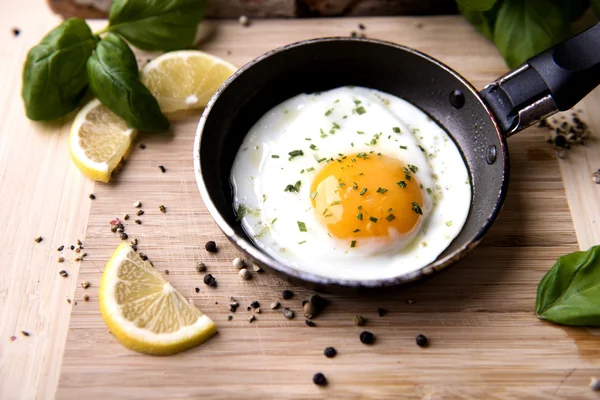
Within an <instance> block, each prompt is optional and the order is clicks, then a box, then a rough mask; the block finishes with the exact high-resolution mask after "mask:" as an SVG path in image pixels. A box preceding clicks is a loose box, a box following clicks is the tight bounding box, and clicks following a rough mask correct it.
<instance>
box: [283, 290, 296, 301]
mask: <svg viewBox="0 0 600 400" xmlns="http://www.w3.org/2000/svg"><path fill="white" fill-rule="evenodd" d="M281 297H283V298H284V300H289V299H291V298H292V297H294V292H292V291H291V290H284V291H283V292H281Z"/></svg>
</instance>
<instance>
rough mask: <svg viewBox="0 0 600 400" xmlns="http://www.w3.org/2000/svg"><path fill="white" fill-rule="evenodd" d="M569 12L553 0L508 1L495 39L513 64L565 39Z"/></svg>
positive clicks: (496, 26)
mask: <svg viewBox="0 0 600 400" xmlns="http://www.w3.org/2000/svg"><path fill="white" fill-rule="evenodd" d="M568 34H569V20H568V15H566V14H564V13H562V12H561V10H560V8H559V7H558V6H557V5H556V4H555V2H554V1H552V0H527V1H523V0H505V1H504V2H503V3H502V6H501V7H500V11H499V12H498V18H497V20H496V25H495V27H494V42H495V43H496V47H498V50H500V53H502V55H503V56H504V60H505V61H506V63H507V64H508V66H509V67H511V68H515V67H517V66H519V65H520V64H521V63H523V62H524V61H525V60H527V59H528V58H530V57H531V56H534V55H535V54H537V53H539V52H541V51H543V50H546V49H547V48H549V47H551V46H552V45H554V44H556V43H558V42H559V41H561V40H562V39H565V38H566V37H567V36H568Z"/></svg>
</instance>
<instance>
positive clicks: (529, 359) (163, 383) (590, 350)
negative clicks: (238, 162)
mask: <svg viewBox="0 0 600 400" xmlns="http://www.w3.org/2000/svg"><path fill="white" fill-rule="evenodd" d="M7 3H8V4H3V5H2V9H3V10H2V13H1V14H0V26H1V27H2V31H1V32H2V33H0V88H1V92H0V205H1V207H0V221H1V222H2V224H3V225H4V234H3V235H2V236H1V237H0V316H1V318H0V398H1V399H31V398H53V397H57V398H65V399H67V398H86V399H92V398H94V399H95V398H128V399H134V398H155V399H165V398H175V397H186V398H187V397H189V398H201V397H203V398H223V399H225V398H227V399H231V398H239V399H242V398H244V399H245V398H260V399H263V398H278V399H279V398H342V397H344V398H345V397H348V398H356V399H359V398H361V399H362V398H364V399H370V398H402V397H406V398H425V399H438V398H439V399H441V398H444V399H450V398H470V399H482V398H494V399H499V398H510V399H516V398H523V399H532V398H539V399H548V398H573V399H576V398H577V399H581V398H597V396H596V395H595V394H594V393H593V392H591V390H590V389H589V388H588V387H587V383H588V380H589V378H590V377H591V376H595V375H600V362H599V360H598V354H599V353H600V351H599V350H600V342H599V341H598V339H597V338H596V334H597V331H595V330H593V329H584V328H564V327H558V326H555V325H551V324H547V323H544V322H541V321H539V320H537V318H536V317H535V315H534V313H533V310H534V302H535V290H536V286H537V283H538V282H539V279H540V278H541V277H542V276H543V274H544V273H545V272H546V271H547V270H548V269H549V268H550V267H551V265H552V264H553V263H554V261H555V260H556V258H557V257H559V256H560V255H562V254H564V253H567V252H571V251H574V250H577V249H578V248H588V247H589V246H591V245H593V244H597V243H599V242H600V232H599V230H598V225H597V222H596V221H600V212H599V207H598V201H599V200H600V185H594V184H593V183H592V181H591V173H592V172H593V171H594V170H595V169H598V168H599V167H600V144H599V142H598V141H597V139H595V138H592V140H591V141H590V142H589V144H588V145H587V146H585V147H581V146H579V147H576V148H574V149H573V150H571V152H570V156H569V158H568V159H564V160H563V159H558V158H557V157H556V154H555V152H554V150H553V148H552V146H550V145H548V144H546V143H545V141H544V135H545V134H546V132H545V131H543V130H541V129H539V128H532V129H529V130H528V131H526V132H523V133H520V134H519V135H517V136H515V137H513V138H511V139H510V151H511V157H512V167H513V174H512V182H511V185H510V194H509V196H508V199H507V202H506V205H505V207H504V210H503V212H502V215H501V216H500V218H499V220H498V222H497V223H496V225H495V226H494V228H493V229H492V231H491V232H490V234H489V235H488V237H487V238H486V239H485V240H484V242H483V243H482V244H481V245H480V246H479V247H478V248H477V249H476V250H475V251H474V252H473V253H472V254H470V255H469V256H468V257H467V258H466V259H465V260H464V261H462V262H460V263H459V264H458V265H456V266H454V267H453V268H451V269H450V270H448V271H446V272H444V273H443V274H441V275H438V276H436V277H434V278H432V279H430V280H428V281H426V282H423V283H420V284H417V285H415V286H411V287H409V288H406V289H402V290H398V292H397V293H396V294H392V295H388V296H385V297H384V296H379V297H373V298H349V297H340V296H327V297H328V298H329V299H330V300H331V305H330V306H329V307H328V309H327V310H326V311H325V313H324V314H323V315H322V316H320V317H319V318H317V319H316V320H315V322H316V323H317V325H318V326H317V327H316V328H309V327H307V326H305V324H304V321H303V319H302V318H299V317H298V318H296V319H294V320H291V321H288V320H286V319H284V318H283V317H282V316H281V314H280V313H276V312H273V311H270V310H265V311H263V313H261V314H260V315H258V319H257V321H255V322H254V323H252V324H250V323H248V322H247V317H248V313H247V311H246V309H245V307H246V306H247V305H248V303H249V302H250V301H252V300H258V301H260V302H261V303H262V304H263V309H265V308H268V307H265V306H266V305H268V304H269V303H270V302H271V301H273V300H275V299H278V298H279V297H280V293H281V290H282V289H284V288H290V289H292V290H293V291H294V292H295V297H294V298H293V299H292V300H289V301H286V302H285V304H286V305H288V306H290V307H292V308H294V309H295V310H296V311H297V312H298V313H299V312H300V302H301V300H302V299H304V298H307V297H308V296H309V295H310V293H309V292H308V291H306V290H304V289H301V288H296V287H290V286H289V285H287V284H285V283H284V282H282V281H280V280H279V279H276V278H274V277H272V276H270V275H267V274H254V279H253V280H251V281H248V282H246V281H242V280H241V279H240V278H239V277H238V276H237V271H235V270H234V269H233V268H232V267H231V265H230V262H231V259H232V258H233V257H234V256H235V255H236V252H235V251H234V249H233V248H232V247H231V246H230V245H229V244H228V243H227V242H226V241H225V239H223V238H222V237H221V236H220V234H219V233H218V231H217V228H216V226H215V225H214V223H213V222H212V221H211V219H210V217H209V215H208V213H207V212H206V210H205V208H204V206H203V205H202V201H201V200H200V197H199V195H198V194H197V190H196V186H195V181H194V177H193V169H192V162H191V152H192V141H193V133H194V130H195V125H196V122H197V119H198V116H197V115H192V116H188V117H186V118H183V119H181V120H179V121H177V122H175V123H174V130H173V134H172V135H156V136H143V137H141V138H140V141H143V142H144V143H145V144H146V145H147V148H146V150H143V151H142V150H139V149H138V150H136V151H134V152H133V155H132V157H131V159H130V161H129V162H128V164H127V166H126V168H125V169H124V171H123V173H122V174H121V175H119V177H118V179H117V180H116V182H114V183H111V184H108V185H105V184H94V183H93V182H91V181H89V180H87V179H86V178H84V177H83V176H82V175H81V174H80V173H79V172H78V170H77V169H76V168H75V166H74V165H73V164H72V163H71V160H70V158H69V154H68V148H67V136H68V131H69V126H70V118H65V119H64V121H59V122H57V123H52V124H41V123H34V122H31V121H28V120H27V119H26V117H25V116H24V112H23V107H22V103H21V99H20V73H21V66H22V63H23V60H24V57H25V54H26V52H27V50H28V48H29V47H31V46H32V45H33V44H35V43H36V42H38V41H39V40H40V38H41V37H42V36H43V35H44V34H45V33H46V32H47V31H48V30H49V29H50V28H51V27H53V26H54V25H56V24H57V23H58V22H59V21H58V19H57V18H56V17H55V16H53V15H51V14H50V12H49V11H48V10H47V9H46V8H45V7H44V6H43V5H42V3H43V2H42V1H41V0H37V1H35V0H21V1H19V2H7ZM359 22H362V23H364V24H365V25H366V26H367V29H366V31H365V32H366V33H367V35H368V36H369V37H373V38H381V39H386V40H391V41H395V42H399V43H402V44H406V45H408V46H412V47H415V48H417V49H419V50H422V51H425V52H427V53H430V54H431V55H433V56H434V57H438V58H439V59H441V60H442V61H443V62H445V63H447V64H449V65H450V66H452V67H454V68H455V69H457V70H458V71H459V72H461V73H462V74H464V76H465V77H466V78H468V79H470V80H471V81H472V82H474V84H475V85H476V86H477V87H480V88H481V87H483V86H484V85H485V84H486V83H487V82H488V81H490V80H492V79H493V78H495V77H497V76H499V75H501V74H502V73H503V72H505V67H504V64H503V62H502V60H501V58H500V56H499V55H498V54H497V52H496V51H495V49H494V48H493V46H492V45H491V44H490V43H488V42H487V41H486V40H485V39H483V38H482V37H481V36H480V35H479V34H477V33H476V32H475V30H474V29H472V28H471V27H470V26H469V25H468V24H467V23H466V22H464V21H463V20H462V19H461V18H460V17H427V18H373V19H366V18H361V19H338V20H294V21H255V22H254V23H253V24H252V26H251V27H250V28H243V27H241V26H239V25H238V24H237V22H226V21H223V22H219V23H218V24H214V28H215V31H214V34H213V35H212V36H211V38H210V40H208V41H206V42H205V43H204V44H202V45H201V46H200V48H201V49H203V50H205V51H209V52H211V53H213V54H215V55H217V56H220V57H224V58H226V59H228V60H230V61H231V62H233V63H235V64H237V65H242V64H243V63H245V62H247V61H249V60H251V59H252V58H253V57H256V56H258V55H260V54H261V53H263V52H265V51H267V50H269V49H272V48H275V47H277V46H280V45H283V44H286V43H290V42H293V41H297V40H301V39H305V38H310V37H319V36H330V35H348V34H350V32H351V31H353V30H357V28H358V27H357V25H358V23H359ZM93 25H94V28H99V27H101V26H102V25H103V22H101V21H96V22H94V23H93ZM206 26H208V25H206ZM13 27H16V28H19V29H20V30H21V32H20V35H19V36H16V37H15V36H13V33H12V28H13ZM146 57H147V56H146V55H140V59H141V60H144V59H145V58H146ZM599 106H600V92H597V91H596V92H594V93H593V94H592V95H590V96H589V97H588V98H587V99H586V100H585V101H584V102H582V104H581V105H580V106H578V108H581V109H583V110H584V111H583V116H584V120H586V121H587V122H588V123H589V124H590V125H591V126H592V133H593V134H594V135H595V134H596V132H598V131H599V130H600V120H599V117H598V114H597V112H596V110H597V109H598V107H599ZM159 164H163V165H165V166H166V168H167V172H166V173H165V174H161V173H160V171H159V169H158V165H159ZM90 193H94V194H95V195H96V200H93V201H92V200H90V199H89V198H88V195H89V194H90ZM136 200H140V201H142V202H143V203H144V204H145V206H144V207H145V208H146V215H145V216H144V223H143V225H139V226H136V225H134V224H130V225H129V226H128V231H129V232H130V235H131V236H132V237H139V239H140V249H143V251H144V252H145V253H147V254H148V255H149V256H150V257H151V259H152V260H154V262H155V265H156V267H157V268H158V269H159V270H161V271H162V270H164V269H169V270H170V274H169V276H168V277H167V278H168V279H169V280H170V281H171V282H172V283H173V285H174V286H175V287H176V288H177V289H178V290H180V291H181V292H182V293H184V295H185V296H186V297H189V298H190V299H191V300H192V301H193V302H194V303H195V304H197V305H198V306H199V307H200V308H201V309H202V310H204V311H205V312H206V313H207V314H209V315H210V316H211V317H212V318H213V319H214V320H215V321H216V322H217V324H218V326H219V334H218V335H217V336H215V337H214V338H213V339H211V340H210V341H209V342H207V343H206V344H205V345H203V346H200V347H199V348H197V349H194V350H191V351H188V352H186V353H184V354H180V355H177V356H174V357H167V358H156V357H149V356H144V355H139V354H136V353H133V352H130V351H128V350H126V349H124V348H123V347H122V346H120V345H119V344H118V343H117V342H116V341H115V339H114V338H113V337H112V336H111V335H110V334H109V332H108V331H107V329H106V327H105V325H104V323H103V321H102V319H101V317H100V314H99V310H98V303H97V290H98V284H99V279H100V276H101V273H102V269H103V266H104V264H105V263H106V261H107V259H108V258H109V257H110V254H111V253H112V251H113V250H114V248H115V247H116V245H117V244H118V242H119V240H118V239H117V238H116V237H115V236H114V235H113V234H112V233H110V232H109V230H108V221H109V220H110V219H111V218H113V217H115V216H120V215H122V214H123V213H126V212H133V211H134V210H133V208H132V203H133V202H134V201H136ZM159 204H165V205H166V206H167V209H168V211H167V214H164V215H162V214H160V212H159V211H158V208H157V207H158V205H159ZM36 236H42V237H43V241H42V242H41V243H39V244H38V243H35V242H34V241H33V239H34V237H36ZM209 238H212V239H215V238H216V240H217V241H218V242H219V244H220V246H221V251H220V252H219V253H218V255H216V256H212V255H209V254H207V253H206V252H205V251H204V250H202V245H203V243H204V242H205V241H206V240H208V239H209ZM77 239H80V240H82V241H83V242H84V243H85V248H86V252H88V253H89V257H88V258H87V259H86V260H85V261H84V262H82V263H77V262H74V261H73V258H74V255H73V254H72V252H70V250H69V251H68V252H67V253H65V254H66V258H67V261H66V262H65V263H63V264H59V263H57V257H58V256H59V253H58V252H57V250H56V249H57V247H59V246H60V245H66V246H69V245H70V244H72V243H75V242H76V240H77ZM199 260H203V261H205V262H206V263H207V264H208V265H209V270H210V272H211V273H213V275H215V276H216V277H217V279H218V281H219V287H218V288H217V289H214V290H211V289H209V288H207V287H206V286H204V285H202V284H201V278H202V275H201V274H197V273H196V271H195V270H194V264H195V262H196V261H199ZM61 269H66V270H67V271H68V272H69V277H68V278H66V279H65V278H62V277H60V276H59V274H58V271H59V270H61ZM84 280H88V281H90V282H91V283H92V287H90V288H89V289H87V290H85V291H84V289H82V288H81V287H80V285H79V284H80V282H82V281H84ZM195 287H200V289H201V291H200V293H198V294H196V293H195V290H194V288H195ZM84 294H89V296H90V297H91V299H90V301H89V302H83V301H82V297H83V295H84ZM230 296H234V297H236V298H237V299H238V300H239V301H240V302H241V303H242V307H240V310H238V311H237V313H235V314H233V315H234V319H233V320H232V321H230V322H228V321H227V315H228V314H229V312H228V310H227V308H228V307H227V303H228V301H229V297H230ZM67 299H69V300H71V302H70V303H68V302H67V301H66V300H67ZM408 300H411V301H410V302H408ZM412 301H414V303H413V302H412ZM76 302H77V305H75V304H76ZM217 303H218V304H217ZM409 303H411V304H409ZM377 307H384V308H385V309H387V310H389V313H388V314H387V315H385V316H383V317H379V316H378V315H377V313H376V309H377ZM358 314H360V315H363V316H364V317H366V318H368V320H369V322H368V324H367V326H366V327H365V328H364V329H368V330H370V331H372V332H373V333H374V334H375V335H376V336H377V342H376V344H375V345H373V346H370V347H367V346H364V345H362V344H361V343H360V342H359V340H358V334H359V332H360V331H361V330H362V328H357V327H355V326H354V325H353V323H352V316H354V315H358ZM21 331H26V332H28V333H29V334H30V336H24V335H23V334H21V333H20V332H21ZM419 333H424V334H426V335H427V336H428V337H429V338H430V340H431V345H430V346H429V348H427V349H421V348H419V347H417V346H416V345H415V343H414V342H415V336H416V335H417V334H419ZM13 335H14V336H15V337H16V340H14V341H11V339H10V338H11V336H13ZM326 346H334V347H336V348H337V350H338V352H339V354H338V356H337V357H336V358H334V359H331V360H330V359H326V358H325V357H324V356H323V355H322V352H323V349H324V348H325V347H326ZM317 371H322V372H324V373H325V374H326V375H327V377H328V379H329V382H330V384H329V386H328V387H327V388H319V387H316V386H315V385H313V384H312V383H311V378H312V375H313V374H314V373H315V372H317Z"/></svg>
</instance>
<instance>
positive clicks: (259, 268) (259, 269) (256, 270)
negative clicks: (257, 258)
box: [252, 264, 263, 272]
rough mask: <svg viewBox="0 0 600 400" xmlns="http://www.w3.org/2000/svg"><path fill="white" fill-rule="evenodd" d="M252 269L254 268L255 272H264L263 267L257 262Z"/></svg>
mask: <svg viewBox="0 0 600 400" xmlns="http://www.w3.org/2000/svg"><path fill="white" fill-rule="evenodd" d="M252 269H253V270H254V272H263V270H262V268H261V267H259V266H258V265H256V264H252Z"/></svg>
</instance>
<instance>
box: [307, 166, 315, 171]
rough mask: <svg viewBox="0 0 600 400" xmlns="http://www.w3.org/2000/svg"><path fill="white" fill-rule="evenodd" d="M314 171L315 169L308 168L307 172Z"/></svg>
mask: <svg viewBox="0 0 600 400" xmlns="http://www.w3.org/2000/svg"><path fill="white" fill-rule="evenodd" d="M314 170H315V169H314V168H313V167H310V168H306V172H312V171H314Z"/></svg>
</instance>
